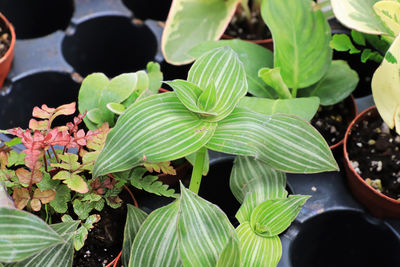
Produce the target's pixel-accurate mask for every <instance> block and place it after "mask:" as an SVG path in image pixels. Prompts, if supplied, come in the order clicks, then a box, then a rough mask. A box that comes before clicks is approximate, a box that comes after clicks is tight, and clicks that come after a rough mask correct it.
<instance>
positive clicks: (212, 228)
mask: <svg viewBox="0 0 400 267" xmlns="http://www.w3.org/2000/svg"><path fill="white" fill-rule="evenodd" d="M199 225H201V227H198V226H199ZM135 234H136V232H135ZM148 240H152V242H148ZM199 247H201V249H200V250H199V249H198V248H199ZM183 264H184V265H185V266H232V267H234V266H240V249H239V244H238V237H237V235H236V233H235V230H234V228H233V226H232V225H231V224H230V223H229V220H228V218H227V217H226V215H225V214H224V213H223V212H222V211H221V210H220V209H219V208H218V207H217V206H215V205H213V204H212V203H209V202H207V201H206V200H204V199H202V198H200V197H199V196H197V195H196V194H194V193H192V192H191V191H189V190H188V189H186V188H185V187H184V186H182V185H181V195H180V197H179V198H178V199H177V200H176V201H175V202H173V203H172V204H170V205H168V206H165V207H162V208H159V209H157V210H155V211H154V212H152V213H151V214H150V215H149V216H148V217H147V218H146V220H145V221H144V222H143V224H142V225H141V227H140V229H139V231H138V232H137V234H136V236H135V238H134V242H133V245H132V248H131V254H130V261H129V266H143V267H146V266H182V265H183Z"/></svg>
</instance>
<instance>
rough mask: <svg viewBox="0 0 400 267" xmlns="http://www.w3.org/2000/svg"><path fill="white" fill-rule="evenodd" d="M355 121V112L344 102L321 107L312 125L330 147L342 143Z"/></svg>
mask: <svg viewBox="0 0 400 267" xmlns="http://www.w3.org/2000/svg"><path fill="white" fill-rule="evenodd" d="M352 119H353V110H352V109H350V108H349V105H348V104H347V101H346V100H344V101H342V102H339V103H337V104H335V105H331V106H320V107H319V108H318V112H317V114H315V116H314V118H313V119H312V120H311V124H312V125H313V126H314V127H315V128H316V129H317V130H318V131H319V132H320V133H321V134H322V136H323V137H324V138H325V140H326V142H327V143H328V145H329V146H332V145H334V144H336V143H338V142H340V141H341V140H342V139H343V138H344V135H345V133H346V130H347V126H348V125H349V124H350V122H351V121H352Z"/></svg>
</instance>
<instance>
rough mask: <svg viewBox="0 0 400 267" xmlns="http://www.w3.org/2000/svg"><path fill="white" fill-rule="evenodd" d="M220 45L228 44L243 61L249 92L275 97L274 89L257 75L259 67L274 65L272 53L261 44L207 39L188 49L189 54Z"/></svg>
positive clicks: (198, 54) (195, 54) (196, 56)
mask: <svg viewBox="0 0 400 267" xmlns="http://www.w3.org/2000/svg"><path fill="white" fill-rule="evenodd" d="M221 46H229V47H230V48H232V49H233V51H235V52H236V54H237V55H238V57H239V59H240V61H241V62H242V63H243V66H244V69H245V71H246V78H247V83H248V85H249V93H251V94H252V95H254V96H258V97H267V98H275V95H276V94H275V91H274V90H273V89H272V88H270V87H269V86H267V85H266V84H265V83H264V82H263V80H262V79H261V78H260V77H258V70H259V69H261V68H264V67H267V68H272V67H273V66H274V63H273V59H274V55H273V54H272V52H271V51H270V50H268V49H266V48H264V47H262V46H261V45H257V44H253V43H250V42H247V41H243V40H239V39H233V40H219V41H209V42H204V43H201V44H199V45H198V46H196V47H194V48H193V49H191V50H190V51H189V54H190V55H191V56H193V57H195V58H198V57H200V56H201V55H203V54H204V53H205V52H207V51H210V50H212V49H214V48H217V47H221Z"/></svg>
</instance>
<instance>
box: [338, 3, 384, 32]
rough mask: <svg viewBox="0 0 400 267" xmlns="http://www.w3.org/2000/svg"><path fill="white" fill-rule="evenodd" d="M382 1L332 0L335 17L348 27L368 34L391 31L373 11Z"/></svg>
mask: <svg viewBox="0 0 400 267" xmlns="http://www.w3.org/2000/svg"><path fill="white" fill-rule="evenodd" d="M379 1H380V0H331V5H332V9H333V13H334V14H335V17H336V18H337V19H338V20H339V21H340V22H341V23H342V24H344V25H345V26H346V27H348V28H350V29H354V30H357V31H359V32H363V33H368V34H388V33H389V31H388V29H387V28H386V26H385V25H384V24H383V22H382V21H381V20H380V19H379V17H378V16H377V14H376V13H375V12H374V10H373V6H374V4H375V3H377V2H379Z"/></svg>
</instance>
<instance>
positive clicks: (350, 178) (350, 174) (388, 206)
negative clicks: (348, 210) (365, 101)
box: [343, 106, 400, 218]
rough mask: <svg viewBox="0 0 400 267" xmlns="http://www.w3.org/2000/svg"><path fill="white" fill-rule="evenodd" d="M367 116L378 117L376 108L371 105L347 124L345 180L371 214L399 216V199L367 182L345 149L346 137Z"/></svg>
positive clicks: (345, 140) (376, 215)
mask: <svg viewBox="0 0 400 267" xmlns="http://www.w3.org/2000/svg"><path fill="white" fill-rule="evenodd" d="M367 117H372V118H374V117H377V118H378V117H379V113H378V110H377V109H376V107H375V106H372V107H370V108H368V109H366V110H365V111H363V112H362V113H360V114H359V115H358V116H357V117H356V118H355V119H354V120H353V121H352V122H351V123H350V125H349V127H348V129H347V131H346V135H345V137H344V144H343V153H344V161H345V162H344V163H345V164H344V166H345V171H346V177H347V182H348V185H349V187H350V190H351V191H352V193H353V195H354V196H355V198H356V199H358V200H359V201H360V202H361V203H362V204H363V205H365V207H367V209H368V210H369V211H370V212H371V214H372V215H374V216H375V217H379V218H384V217H385V218H400V201H399V200H395V199H393V198H390V197H388V196H386V195H384V194H382V193H380V192H378V191H377V190H375V189H374V188H373V187H372V186H370V185H369V184H367V183H366V182H365V180H364V179H363V178H362V177H361V176H360V175H359V174H358V173H357V172H356V171H355V170H354V168H353V167H352V165H351V163H350V160H349V155H348V151H347V144H348V142H349V140H348V138H349V135H350V134H351V131H352V130H354V129H355V127H356V125H358V124H360V123H362V121H363V120H364V119H365V118H367Z"/></svg>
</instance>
